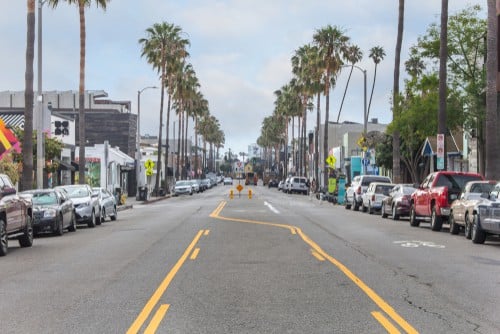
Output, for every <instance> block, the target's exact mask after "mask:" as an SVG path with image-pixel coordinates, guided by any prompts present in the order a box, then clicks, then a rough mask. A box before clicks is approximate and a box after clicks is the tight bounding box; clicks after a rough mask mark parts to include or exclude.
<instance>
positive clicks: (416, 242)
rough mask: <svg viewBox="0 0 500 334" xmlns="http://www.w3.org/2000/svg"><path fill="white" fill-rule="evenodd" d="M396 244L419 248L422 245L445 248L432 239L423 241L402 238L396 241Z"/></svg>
mask: <svg viewBox="0 0 500 334" xmlns="http://www.w3.org/2000/svg"><path fill="white" fill-rule="evenodd" d="M394 243H395V244H399V245H400V246H401V247H408V248H417V247H420V246H423V247H430V248H445V246H444V245H436V244H435V243H433V242H432V241H421V240H402V241H394Z"/></svg>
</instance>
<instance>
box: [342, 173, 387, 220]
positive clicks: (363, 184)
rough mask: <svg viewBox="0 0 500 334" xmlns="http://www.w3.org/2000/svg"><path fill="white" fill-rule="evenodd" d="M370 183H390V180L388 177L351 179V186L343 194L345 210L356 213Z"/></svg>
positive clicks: (371, 176) (361, 176)
mask: <svg viewBox="0 0 500 334" xmlns="http://www.w3.org/2000/svg"><path fill="white" fill-rule="evenodd" d="M372 182H382V183H391V178H390V177H388V176H378V175H358V176H355V177H354V179H352V182H351V186H350V187H349V188H347V190H346V193H345V200H344V202H345V208H346V209H350V208H351V207H352V209H353V210H354V211H358V210H359V207H360V206H361V205H362V204H363V197H362V196H363V194H364V193H365V192H366V189H368V186H369V185H370V183H372Z"/></svg>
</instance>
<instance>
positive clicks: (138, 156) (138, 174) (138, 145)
mask: <svg viewBox="0 0 500 334" xmlns="http://www.w3.org/2000/svg"><path fill="white" fill-rule="evenodd" d="M156 88H158V87H156V86H148V87H144V88H143V89H141V90H138V91H137V143H136V160H137V162H136V167H135V171H136V174H135V175H136V187H137V190H136V197H135V198H136V199H137V200H139V199H140V198H139V188H140V186H141V185H142V184H141V181H142V178H141V170H142V165H141V158H142V154H141V94H142V92H144V91H145V90H146V89H156Z"/></svg>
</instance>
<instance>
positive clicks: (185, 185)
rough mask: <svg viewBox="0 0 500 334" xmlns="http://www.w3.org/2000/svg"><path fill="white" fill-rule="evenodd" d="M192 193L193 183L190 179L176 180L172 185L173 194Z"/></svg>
mask: <svg viewBox="0 0 500 334" xmlns="http://www.w3.org/2000/svg"><path fill="white" fill-rule="evenodd" d="M179 195H193V185H192V184H191V181H188V180H183V181H177V182H176V183H175V186H174V196H179Z"/></svg>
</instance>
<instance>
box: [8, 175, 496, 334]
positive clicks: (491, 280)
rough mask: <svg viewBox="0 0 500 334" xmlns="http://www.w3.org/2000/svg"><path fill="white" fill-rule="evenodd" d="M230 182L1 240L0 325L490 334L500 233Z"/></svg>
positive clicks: (13, 329)
mask: <svg viewBox="0 0 500 334" xmlns="http://www.w3.org/2000/svg"><path fill="white" fill-rule="evenodd" d="M230 189H234V187H230V186H221V185H219V186H218V187H216V188H213V189H211V190H209V191H207V192H205V193H202V194H195V195H193V196H182V197H174V198H169V199H166V200H163V201H158V202H155V203H150V204H147V205H141V204H135V205H134V207H133V209H130V210H125V211H121V212H119V216H118V220H117V221H115V222H110V221H107V222H105V223H104V224H103V225H102V226H97V227H96V228H93V229H90V228H84V227H82V228H79V229H78V231H77V232H76V233H66V234H65V235H64V236H62V237H55V236H43V237H38V238H36V239H35V241H34V245H33V247H32V248H28V249H26V248H18V247H17V246H16V245H15V244H16V242H15V241H12V242H11V243H10V244H11V247H10V248H9V254H8V255H7V256H6V257H3V258H0V328H1V331H2V333H154V332H157V333H386V332H391V333H398V332H401V333H416V332H420V333H499V332H500V318H499V316H498V315H499V313H498V307H497V301H498V300H499V297H500V289H499V285H500V240H499V239H495V238H493V239H488V241H487V243H486V244H485V245H473V244H472V243H471V242H470V241H469V240H465V238H464V237H463V234H462V235H458V236H453V235H450V234H449V233H448V231H447V230H446V229H445V231H443V232H432V231H430V229H429V228H428V224H422V225H421V227H419V228H413V227H410V225H409V223H408V221H407V220H406V221H405V220H402V221H397V222H394V221H392V220H389V219H382V218H381V217H380V216H379V215H378V216H373V215H368V214H365V213H361V212H353V211H351V210H345V209H344V208H343V207H341V206H333V205H332V204H329V203H327V202H319V201H317V200H314V199H312V198H310V197H308V196H303V195H287V194H282V193H281V192H278V191H277V190H276V189H275V188H273V189H268V188H265V187H262V186H257V187H250V189H252V192H253V196H252V198H251V199H250V198H248V195H247V194H248V192H247V191H248V189H249V188H248V187H246V188H245V189H244V190H243V191H242V192H241V196H238V195H237V194H238V193H237V191H234V192H235V197H234V198H233V199H231V198H230V197H229V190H230ZM12 245H14V246H12Z"/></svg>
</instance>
